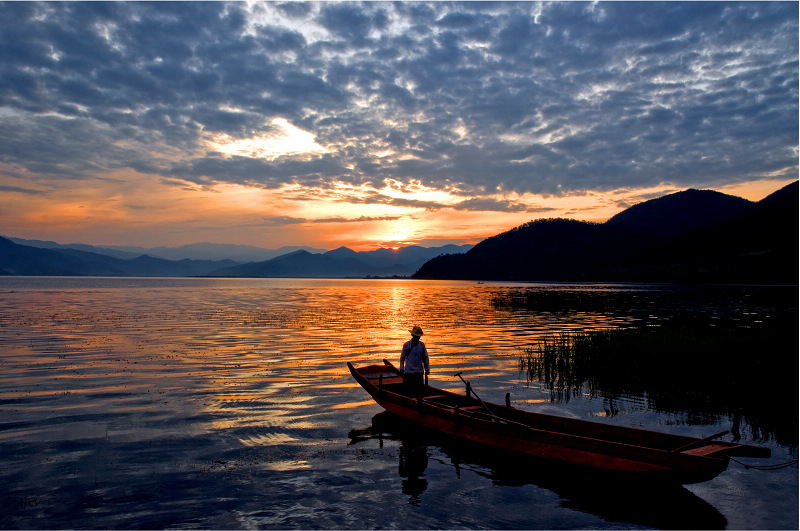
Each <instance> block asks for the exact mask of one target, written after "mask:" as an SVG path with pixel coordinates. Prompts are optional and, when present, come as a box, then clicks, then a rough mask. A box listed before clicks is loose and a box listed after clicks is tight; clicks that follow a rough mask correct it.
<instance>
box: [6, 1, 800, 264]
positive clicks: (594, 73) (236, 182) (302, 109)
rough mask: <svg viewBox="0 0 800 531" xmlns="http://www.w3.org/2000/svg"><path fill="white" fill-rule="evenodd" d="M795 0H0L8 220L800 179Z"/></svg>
mask: <svg viewBox="0 0 800 531" xmlns="http://www.w3.org/2000/svg"><path fill="white" fill-rule="evenodd" d="M798 18H799V17H798V3H797V2H753V3H749V2H724V1H723V2H710V3H705V2H666V3H658V2H643V3H638V2H556V3H548V2H511V3H506V2H464V3H450V2H393V3H392V2H365V3H351V2H342V3H340V2H311V3H304V2H286V3H281V2H266V3H262V2H237V3H222V2H198V3H194V2H180V3H166V2H144V3H133V2H113V3H104V2H63V3H61V2H57V3H43V2H10V3H3V4H0V234H1V235H4V236H12V237H19V238H26V239H40V240H53V241H57V242H59V243H86V244H92V245H137V246H145V247H154V246H161V245H165V246H180V245H186V244H191V243H198V242H212V243H228V244H231V243H232V244H247V245H254V246H258V247H265V248H270V249H275V248H278V247H281V246H284V245H307V246H311V247H315V248H320V249H335V248H337V247H340V246H347V247H350V248H351V249H354V250H370V249H375V248H378V247H397V246H402V245H410V244H414V245H422V246H426V247H432V246H439V245H444V244H449V243H455V244H462V243H477V242H479V241H480V240H482V239H484V238H487V237H489V236H493V235H495V234H498V233H501V232H504V231H506V230H509V229H511V228H513V227H515V226H518V225H521V224H522V223H525V222H527V221H531V220H535V219H541V218H556V217H568V218H573V219H580V220H587V221H598V222H602V221H605V220H606V219H608V218H610V217H611V216H613V215H614V214H616V213H617V212H620V211H621V210H623V209H625V208H627V207H629V206H631V205H633V204H636V203H639V202H641V201H644V200H647V199H651V198H654V197H659V196H662V195H666V194H668V193H673V192H676V191H680V190H684V189H688V188H699V189H712V190H718V191H720V192H724V193H729V194H732V195H737V196H739V197H745V198H747V199H750V200H754V201H757V200H759V199H762V198H763V197H766V196H767V195H769V194H770V193H771V192H773V191H775V190H778V189H779V188H781V187H783V186H784V185H786V184H788V183H790V182H792V181H794V180H797V178H798V131H799V130H800V122H799V120H798V39H799V38H798Z"/></svg>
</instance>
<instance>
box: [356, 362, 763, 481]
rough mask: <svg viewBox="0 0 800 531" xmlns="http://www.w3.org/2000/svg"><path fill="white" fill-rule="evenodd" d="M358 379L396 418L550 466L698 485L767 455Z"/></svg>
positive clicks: (711, 440) (381, 370)
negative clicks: (735, 462)
mask: <svg viewBox="0 0 800 531" xmlns="http://www.w3.org/2000/svg"><path fill="white" fill-rule="evenodd" d="M347 366H348V368H349V369H350V373H351V374H352V375H353V378H355V380H356V381H357V382H358V383H359V384H360V385H361V387H363V388H364V389H365V390H366V391H367V392H368V393H369V394H370V395H371V396H372V398H373V399H374V400H375V401H376V402H377V403H378V404H379V405H381V406H382V407H383V408H384V409H386V410H387V411H389V412H390V413H394V414H395V415H398V416H400V417H402V418H404V419H406V420H409V421H411V422H414V423H416V424H419V425H422V426H425V427H427V428H430V429H433V430H435V431H437V432H440V433H444V434H447V435H450V436H453V437H456V438H458V439H463V440H467V441H471V442H473V443H478V444H481V445H486V446H488V447H492V448H494V449H499V450H502V451H503V452H513V453H514V454H522V455H525V456H530V457H533V458H542V459H546V460H548V461H553V462H561V463H569V464H571V465H577V466H580V467H588V468H589V469H593V470H600V471H604V472H607V473H613V474H623V475H625V476H628V475H630V476H635V477H639V478H652V479H657V480H659V481H671V482H678V483H697V482H701V481H707V480H709V479H712V478H714V477H716V476H717V475H719V474H720V473H721V472H723V471H724V470H725V469H726V468H727V467H728V462H729V461H730V458H731V457H732V456H737V457H769V456H770V450H769V449H768V448H761V447H757V446H749V445H744V444H737V443H730V442H722V441H717V440H715V439H718V438H719V437H721V436H723V435H725V434H726V433H727V432H722V433H718V434H715V435H712V436H710V437H705V438H695V437H687V436H683V435H671V434H668V433H660V432H655V431H649V430H642V429H636V428H627V427H623V426H612V425H608V424H601V423H598V422H591V421H586V420H577V419H570V418H564V417H558V416H553V415H545V414H541V413H531V412H527V411H522V410H519V409H516V408H513V407H511V406H510V405H499V404H492V403H485V402H483V401H482V400H480V398H478V397H477V396H474V397H473V396H471V395H470V396H467V395H461V394H456V393H452V392H449V391H444V390H441V389H437V388H435V387H430V386H428V385H425V386H424V387H423V388H422V390H421V391H420V392H419V396H416V394H414V393H413V392H410V390H409V389H408V388H407V387H406V386H405V385H404V384H403V379H402V377H401V375H400V371H399V370H398V369H397V368H396V367H394V365H392V364H391V363H390V362H388V361H386V360H383V365H368V366H364V367H359V368H356V367H354V366H353V364H352V363H350V362H348V363H347Z"/></svg>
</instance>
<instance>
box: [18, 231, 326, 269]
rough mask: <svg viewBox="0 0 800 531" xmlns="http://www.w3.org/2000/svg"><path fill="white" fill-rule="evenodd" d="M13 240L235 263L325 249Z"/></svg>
mask: <svg viewBox="0 0 800 531" xmlns="http://www.w3.org/2000/svg"><path fill="white" fill-rule="evenodd" d="M7 238H8V239H9V240H11V241H12V242H14V243H18V244H20V245H28V246H30V247H40V248H42V249H76V250H79V251H87V252H90V253H98V254H104V255H108V256H113V257H115V258H121V259H123V260H130V259H133V258H138V257H140V256H142V255H143V254H146V255H147V256H152V257H153V258H163V259H164V260H184V259H187V258H188V259H189V260H233V261H234V262H238V263H245V262H260V261H262V260H270V259H271V258H276V257H278V256H282V255H284V254H288V253H293V252H295V251H301V250H303V251H308V252H310V253H324V252H325V249H314V248H313V247H296V246H295V247H281V248H279V249H263V248H261V247H253V246H251V245H232V244H222V243H193V244H190V245H183V246H181V247H130V246H120V245H108V246H104V247H95V246H92V245H85V244H82V243H69V244H60V243H56V242H51V241H42V240H23V239H22V238H12V237H8V236H7Z"/></svg>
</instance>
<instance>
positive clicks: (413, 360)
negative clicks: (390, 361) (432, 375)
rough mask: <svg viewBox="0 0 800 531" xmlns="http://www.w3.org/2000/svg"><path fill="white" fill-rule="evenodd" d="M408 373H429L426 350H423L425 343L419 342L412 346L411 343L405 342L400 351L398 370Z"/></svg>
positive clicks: (412, 343)
mask: <svg viewBox="0 0 800 531" xmlns="http://www.w3.org/2000/svg"><path fill="white" fill-rule="evenodd" d="M403 367H405V372H408V373H412V374H414V373H422V372H423V370H424V371H425V372H428V371H430V366H429V365H428V349H426V348H425V343H423V342H422V341H420V342H419V343H418V344H417V345H414V342H413V341H408V342H406V344H405V345H403V350H401V351H400V370H401V371H402V370H404V369H403Z"/></svg>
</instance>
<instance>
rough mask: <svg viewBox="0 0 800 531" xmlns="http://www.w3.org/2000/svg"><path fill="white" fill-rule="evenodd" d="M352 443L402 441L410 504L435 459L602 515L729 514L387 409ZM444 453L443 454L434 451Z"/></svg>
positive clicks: (664, 488) (641, 521) (665, 522)
mask: <svg viewBox="0 0 800 531" xmlns="http://www.w3.org/2000/svg"><path fill="white" fill-rule="evenodd" d="M349 437H350V444H353V445H355V444H361V443H365V442H366V441H369V440H377V441H378V444H379V445H380V446H381V447H382V446H383V442H384V441H385V440H391V441H397V442H398V443H399V444H400V448H399V452H398V474H399V475H400V477H401V478H403V480H402V482H401V485H402V492H403V494H404V495H406V496H407V497H408V503H409V504H411V505H414V506H420V505H422V503H423V498H424V494H425V491H426V490H427V489H428V486H429V484H428V479H427V478H426V476H425V471H426V469H427V468H428V465H429V460H430V459H434V460H436V461H437V462H438V463H439V464H442V465H445V466H450V467H452V469H453V470H454V471H455V473H456V475H457V476H458V477H461V475H462V474H464V473H467V472H470V473H474V474H477V475H479V476H481V477H484V478H486V479H489V480H491V482H492V483H493V484H495V485H500V486H510V487H522V486H525V485H533V486H536V487H539V488H542V489H546V490H548V491H552V492H554V493H556V494H558V495H559V496H560V497H561V498H562V500H561V502H560V506H561V507H564V508H569V509H574V510H576V511H581V512H584V513H589V514H592V515H595V516H599V517H601V518H603V519H605V520H607V521H612V522H625V523H628V524H635V525H643V526H649V527H655V528H659V529H724V528H725V527H726V526H727V519H726V518H725V517H724V516H723V515H722V514H721V513H720V512H719V511H718V510H717V509H715V508H714V507H713V506H711V505H709V504H708V503H707V502H705V501H704V500H702V499H701V498H699V497H697V496H696V495H694V494H693V493H691V492H690V491H689V490H687V489H686V488H685V487H683V486H682V485H671V484H659V483H637V482H634V483H632V482H631V481H630V480H626V479H619V478H615V477H612V476H609V475H608V474H603V473H592V472H587V471H585V470H582V469H580V470H578V469H573V468H571V467H568V466H563V465H550V464H548V463H545V462H542V461H538V460H534V459H526V458H521V457H509V456H508V455H503V454H502V453H496V452H493V451H487V449H486V448H483V447H478V446H477V445H471V444H468V443H464V442H462V441H456V440H453V439H451V438H447V437H444V436H442V435H440V434H437V433H434V432H432V431H428V430H424V429H421V428H420V427H419V426H416V425H413V424H410V423H408V422H407V421H405V420H403V419H401V418H400V417H397V416H395V415H392V414H390V413H387V412H381V413H378V414H377V415H375V416H374V417H373V418H372V424H371V425H370V426H368V427H367V428H362V429H354V430H351V432H350V434H349ZM438 453H441V455H442V456H443V457H442V458H432V457H431V454H438Z"/></svg>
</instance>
